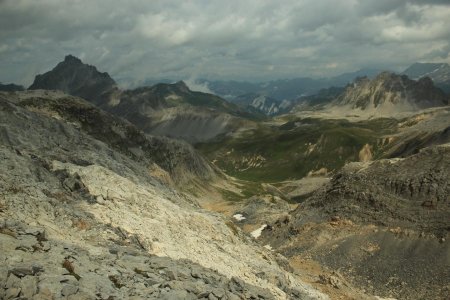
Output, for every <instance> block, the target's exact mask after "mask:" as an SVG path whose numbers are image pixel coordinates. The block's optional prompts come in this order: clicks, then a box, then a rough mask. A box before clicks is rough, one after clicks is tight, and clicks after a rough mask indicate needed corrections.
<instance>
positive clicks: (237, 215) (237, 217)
mask: <svg viewBox="0 0 450 300" xmlns="http://www.w3.org/2000/svg"><path fill="white" fill-rule="evenodd" d="M233 218H235V219H236V220H238V221H243V220H245V217H244V216H243V215H242V214H235V215H233Z"/></svg>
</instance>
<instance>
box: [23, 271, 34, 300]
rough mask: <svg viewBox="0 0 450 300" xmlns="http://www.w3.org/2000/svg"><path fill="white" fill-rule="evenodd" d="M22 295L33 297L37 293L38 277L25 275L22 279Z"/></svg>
mask: <svg viewBox="0 0 450 300" xmlns="http://www.w3.org/2000/svg"><path fill="white" fill-rule="evenodd" d="M20 281H21V288H22V296H23V297H25V298H26V299H31V298H32V297H33V295H35V294H36V293H37V284H38V281H37V278H36V277H35V276H25V277H24V278H22V279H21V280H20Z"/></svg>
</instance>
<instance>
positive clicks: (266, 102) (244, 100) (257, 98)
mask: <svg viewBox="0 0 450 300" xmlns="http://www.w3.org/2000/svg"><path fill="white" fill-rule="evenodd" d="M233 103H236V104H239V105H241V106H243V107H245V108H246V109H248V110H250V111H251V110H255V111H257V112H261V113H264V114H265V115H268V116H273V115H278V114H282V113H286V112H288V111H289V109H290V108H291V107H292V102H291V101H289V100H283V101H278V100H276V99H274V98H271V97H268V96H265V95H261V94H245V95H241V96H238V97H236V98H235V99H234V100H233Z"/></svg>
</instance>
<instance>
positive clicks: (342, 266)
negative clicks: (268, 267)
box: [261, 144, 450, 299]
mask: <svg viewBox="0 0 450 300" xmlns="http://www.w3.org/2000/svg"><path fill="white" fill-rule="evenodd" d="M449 155H450V147H449V144H444V145H440V146H433V147H429V148H425V149H423V150H422V151H420V152H419V153H417V154H415V155H412V156H409V157H407V158H404V159H383V160H378V161H374V162H369V163H350V164H348V165H346V166H345V167H344V168H343V169H342V170H340V171H339V172H337V173H336V174H335V175H334V176H333V178H332V179H331V181H330V182H329V183H328V184H326V185H325V186H324V187H322V188H320V189H319V190H317V191H316V192H315V193H313V195H312V196H311V197H309V198H308V199H306V200H304V201H303V202H302V203H301V204H300V205H299V206H298V208H297V209H295V210H294V211H293V212H292V213H290V214H289V215H285V216H283V217H282V218H280V219H279V220H277V221H275V222H273V223H271V224H269V226H268V227H267V229H268V230H264V232H263V236H262V239H263V240H262V241H261V243H263V244H270V245H271V246H272V247H273V248H275V249H278V250H279V251H280V252H281V253H283V254H284V255H286V256H288V257H289V258H290V260H291V262H292V263H300V262H304V263H305V262H306V261H309V260H313V261H315V262H318V263H319V264H320V265H322V266H326V267H327V268H329V269H331V270H334V273H333V275H332V276H331V277H329V278H328V279H327V278H324V280H331V282H332V283H333V284H334V285H335V286H336V287H337V288H345V281H343V280H342V278H347V279H349V280H350V281H351V282H352V283H353V284H355V285H357V286H360V287H363V288H364V289H366V290H367V291H369V292H370V293H377V294H378V295H380V296H384V297H395V298H398V299H445V297H446V295H448V291H449V290H448V278H449V277H450V273H449V270H450V268H449V267H450V259H449V257H448V255H447V254H448V253H449V251H450V242H449V241H448V228H449V225H450V223H449V220H450V219H449V218H448V216H449V215H450V209H449V207H450V206H449V198H448V195H449V193H450V190H449V187H450V186H449V185H448V183H449V182H450V178H449V173H448V172H447V170H448V169H449V168H450V165H449V162H450V156H449ZM417 270H420V272H417ZM425 287H426V288H425Z"/></svg>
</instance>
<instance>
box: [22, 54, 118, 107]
mask: <svg viewBox="0 0 450 300" xmlns="http://www.w3.org/2000/svg"><path fill="white" fill-rule="evenodd" d="M29 89H30V90H37V89H44V90H60V91H63V92H65V93H68V94H70V95H74V96H78V97H81V98H84V99H86V100H89V101H91V102H93V103H94V104H97V105H99V104H102V103H104V102H107V101H109V98H110V96H111V94H112V92H113V91H114V90H116V82H115V81H114V79H112V78H111V76H109V74H108V73H106V72H103V73H102V72H99V71H98V70H97V68H96V67H95V66H91V65H88V64H84V63H83V62H82V61H81V60H80V59H79V58H77V57H75V56H73V55H67V56H66V57H65V58H64V61H62V62H60V63H59V64H58V65H56V67H54V68H53V69H52V70H51V71H48V72H46V73H44V74H40V75H37V76H36V78H35V79H34V82H33V84H32V85H31V86H30V87H29Z"/></svg>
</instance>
